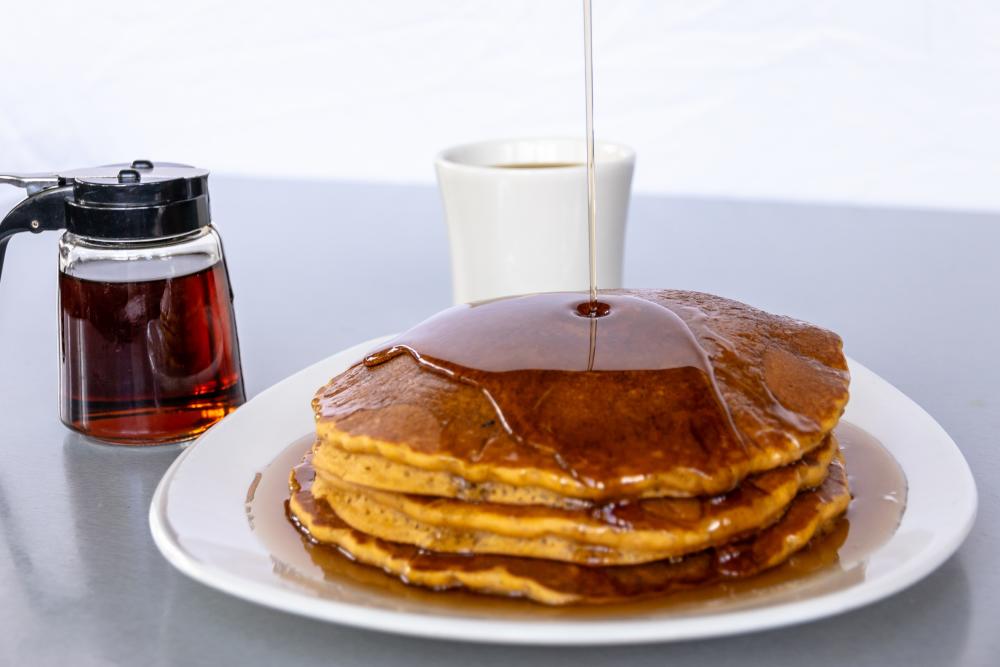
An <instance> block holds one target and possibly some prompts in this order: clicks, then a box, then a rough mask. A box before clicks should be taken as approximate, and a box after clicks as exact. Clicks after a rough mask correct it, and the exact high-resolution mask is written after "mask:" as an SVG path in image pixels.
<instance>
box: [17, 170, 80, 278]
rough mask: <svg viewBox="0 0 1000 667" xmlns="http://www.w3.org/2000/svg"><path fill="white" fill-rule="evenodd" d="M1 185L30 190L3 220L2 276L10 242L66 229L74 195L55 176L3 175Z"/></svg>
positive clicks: (70, 188)
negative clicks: (18, 236) (69, 202)
mask: <svg viewBox="0 0 1000 667" xmlns="http://www.w3.org/2000/svg"><path fill="white" fill-rule="evenodd" d="M0 184H7V185H13V186H16V187H21V188H24V189H26V190H27V191H28V198H27V199H23V200H21V201H20V202H18V204H17V205H16V206H15V207H14V208H12V209H11V210H10V212H9V213H8V214H7V215H6V216H5V217H4V218H3V220H2V221H0V276H2V275H3V258H4V254H5V253H6V252H7V242H8V241H9V240H10V237H12V236H13V235H14V234H17V233H19V232H32V233H35V234H38V233H40V232H44V231H46V230H56V229H62V228H64V227H65V226H66V200H67V199H68V198H69V197H72V196H73V186H72V185H65V184H64V183H63V182H62V180H61V179H60V178H59V177H58V176H55V175H52V174H45V175H25V176H17V175H10V174H0Z"/></svg>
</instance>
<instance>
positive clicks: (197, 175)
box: [0, 160, 245, 445]
mask: <svg viewBox="0 0 1000 667" xmlns="http://www.w3.org/2000/svg"><path fill="white" fill-rule="evenodd" d="M2 183H6V184H9V185H14V186H18V187H23V188H25V189H26V190H27V192H28V197H27V198H26V199H24V200H23V201H21V202H20V203H18V204H17V205H16V206H15V207H14V208H13V209H12V210H11V211H10V213H8V214H7V216H6V217H5V218H4V219H3V221H2V222H0V271H2V269H3V258H4V252H5V250H6V246H7V242H8V241H9V240H10V237H11V236H13V235H14V234H17V233H18V232H24V231H30V232H36V233H37V232H42V231H45V230H58V229H65V230H66V231H65V232H64V233H63V235H62V237H61V238H60V240H59V316H60V319H59V341H60V342H59V371H60V382H59V392H60V416H61V418H62V421H63V423H65V424H66V425H67V426H68V427H69V428H71V429H74V430H76V431H79V432H80V433H83V434H84V435H87V436H90V437H93V438H96V439H99V440H103V441H107V442H111V443H116V444H127V445H149V444H160V443H166V442H177V441H183V440H187V439H190V438H192V437H194V436H196V435H197V434H199V433H201V432H202V431H204V430H205V429H207V428H208V427H209V426H211V425H212V424H214V423H215V422H216V421H218V420H219V419H221V418H222V417H224V416H225V415H226V414H228V413H229V412H232V411H233V410H234V409H236V407H237V406H239V405H240V404H242V403H243V402H244V400H245V396H244V390H243V373H242V369H241V366H240V353H239V342H238V340H237V335H236V320H235V317H234V314H233V300H232V291H231V288H230V283H229V274H228V271H227V269H226V260H225V257H224V255H223V249H222V239H221V238H220V237H219V234H218V232H217V231H216V230H215V228H214V227H213V226H212V224H211V216H210V212H209V197H208V171H206V170H204V169H196V168H194V167H190V166H187V165H182V164H172V163H165V162H158V163H156V164H153V163H152V162H150V161H148V160H136V161H134V162H132V163H131V164H115V165H108V166H103V167H96V168H93V169H81V170H75V171H68V172H63V173H59V174H51V175H30V176H17V175H2V174H0V184H2ZM3 307H4V305H3V302H2V301H0V310H2V309H3ZM6 316H7V317H9V316H10V315H9V314H7V315H6Z"/></svg>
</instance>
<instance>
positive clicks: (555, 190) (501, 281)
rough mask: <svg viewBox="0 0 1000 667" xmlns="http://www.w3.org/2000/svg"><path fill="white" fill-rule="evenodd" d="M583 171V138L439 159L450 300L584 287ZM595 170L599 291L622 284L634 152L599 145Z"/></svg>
mask: <svg viewBox="0 0 1000 667" xmlns="http://www.w3.org/2000/svg"><path fill="white" fill-rule="evenodd" d="M566 164H569V165H572V166H542V165H566ZM585 164H586V143H585V141H584V139H583V138H580V139H511V140H498V141H484V142H480V143H475V144H466V145H463V146H456V147H454V148H449V149H447V150H445V151H443V152H442V153H441V154H440V155H438V157H437V159H436V161H435V167H436V170H437V178H438V184H439V186H440V187H441V195H442V197H443V199H444V211H445V218H446V219H447V222H448V235H449V238H450V242H451V275H452V289H453V298H454V300H455V303H464V302H468V301H481V300H484V299H492V298H495V297H498V296H506V295H510V294H528V293H533V292H556V291H571V290H586V289H588V287H589V284H590V269H589V266H590V264H589V262H590V260H589V249H588V238H589V236H588V235H589V233H588V227H587V169H586V166H585ZM595 164H596V166H597V278H598V286H599V287H600V288H602V289H604V288H614V287H621V286H622V253H623V251H624V246H625V221H626V218H627V217H628V204H629V194H630V190H631V186H632V172H633V169H634V167H635V152H634V151H633V150H632V149H631V148H628V147H626V146H622V145H619V144H611V143H604V142H598V143H597V145H596V147H595ZM511 165H518V166H516V167H515V166H511ZM527 165H540V166H538V167H529V166H527Z"/></svg>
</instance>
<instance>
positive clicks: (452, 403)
mask: <svg viewBox="0 0 1000 667" xmlns="http://www.w3.org/2000/svg"><path fill="white" fill-rule="evenodd" d="M601 298H602V299H606V300H609V301H612V302H613V303H612V308H611V315H609V316H607V317H604V318H598V319H599V322H598V323H597V325H596V327H597V345H596V349H597V351H598V352H597V355H598V356H597V358H598V362H600V360H601V358H602V357H601V356H600V355H601V354H602V351H606V350H608V349H609V348H611V349H612V351H616V350H617V351H616V354H617V357H623V358H625V359H626V360H627V361H630V360H632V358H631V357H629V356H628V355H634V354H639V355H643V354H645V355H646V356H640V357H639V361H640V362H642V363H639V364H637V365H633V366H628V365H627V364H626V365H625V366H614V365H611V366H609V367H608V368H607V369H603V370H598V371H595V372H588V373H579V372H575V371H574V370H573V368H572V367H569V366H560V365H558V364H557V365H556V367H552V366H548V367H547V366H544V365H543V364H542V363H541V359H544V358H549V357H551V356H552V355H553V354H556V355H558V354H559V353H560V351H559V349H555V350H554V349H552V348H544V349H542V352H543V353H544V354H542V353H539V354H540V355H541V356H540V362H539V364H538V365H537V367H532V366H531V364H530V361H531V359H530V356H525V355H530V354H532V353H533V350H532V349H530V347H531V346H527V347H528V348H529V349H523V348H525V346H524V345H510V346H508V347H504V345H505V341H506V340H509V339H512V338H514V339H516V338H517V337H516V335H514V334H516V333H517V332H518V331H519V328H518V327H521V328H523V326H525V324H524V322H521V321H518V320H516V318H515V319H512V318H511V313H513V315H517V313H518V311H519V310H525V308H526V307H527V309H528V311H530V307H532V306H533V305H537V306H538V307H539V308H542V311H540V312H543V314H544V313H551V312H557V311H558V312H559V313H563V311H566V309H565V308H563V309H562V310H559V309H560V308H562V306H564V305H567V304H569V303H570V301H571V300H573V299H577V300H578V299H579V295H573V294H562V295H560V294H556V295H533V296H531V297H518V298H515V299H504V300H499V301H497V302H488V303H485V304H477V305H473V306H459V307H456V309H450V310H449V311H445V312H444V313H442V314H440V315H438V316H436V317H435V318H431V320H428V321H427V322H425V323H423V324H421V325H418V326H417V327H415V328H414V329H412V330H411V331H410V332H407V334H403V335H402V336H401V337H400V338H399V339H398V340H397V341H396V343H395V344H394V345H393V346H392V349H390V350H386V351H385V353H383V354H381V355H375V356H373V357H372V358H371V359H372V360H373V361H371V362H370V363H369V365H364V364H360V363H359V364H357V365H355V366H353V367H352V368H350V369H349V370H348V371H346V372H345V373H343V374H341V375H340V376H338V377H336V378H334V379H333V380H331V382H330V383H329V384H328V385H326V386H325V387H323V388H322V389H321V390H320V391H319V392H318V393H317V395H316V398H315V399H314V409H315V412H316V416H317V434H318V437H319V438H320V439H321V440H323V441H324V443H325V445H324V448H320V449H318V450H317V458H316V461H315V464H316V466H317V469H319V470H321V471H325V472H327V473H329V474H331V475H336V474H337V459H338V456H336V455H332V453H333V452H335V451H338V452H347V453H351V454H360V455H366V456H376V457H380V458H382V459H384V460H386V461H389V462H391V463H393V464H399V465H400V466H403V468H400V469H399V472H400V473H405V471H406V470H407V469H409V468H416V469H419V470H424V471H429V472H431V473H442V474H443V475H447V476H451V478H450V480H447V481H444V482H442V481H441V480H446V479H447V478H445V477H443V476H441V475H435V476H434V477H433V478H434V479H435V480H437V481H438V483H437V485H436V486H435V487H434V488H433V489H432V492H433V493H435V494H439V495H443V496H451V497H457V498H463V496H462V495H461V491H460V488H459V487H461V486H462V482H464V483H467V484H468V485H470V487H471V488H473V489H474V491H473V492H472V493H471V496H470V497H472V498H473V499H479V497H485V498H486V499H492V498H489V496H490V494H491V493H492V491H489V492H484V491H483V489H487V488H488V489H501V488H502V489H507V488H508V487H517V488H523V489H527V492H526V493H524V494H522V495H517V494H513V496H514V498H513V499H511V498H510V495H511V494H508V495H507V496H505V497H504V502H522V501H524V500H528V501H529V502H532V503H544V504H553V505H555V506H560V505H562V504H565V503H560V502H558V501H551V500H546V499H545V496H546V494H538V495H532V490H533V489H542V490H544V491H546V492H548V493H547V496H548V497H549V498H552V497H553V495H554V496H556V497H561V498H576V499H582V500H591V501H606V500H615V499H620V498H623V497H657V496H675V497H686V496H700V495H716V494H719V493H724V492H726V491H728V490H730V489H733V488H735V487H736V485H737V484H739V482H740V481H741V480H742V479H744V478H745V477H747V476H748V475H752V474H756V473H760V472H764V471H767V470H771V469H773V468H777V467H780V466H784V465H788V464H790V463H794V462H795V461H797V460H799V459H800V458H801V457H802V456H804V455H805V454H806V453H808V452H809V451H811V450H812V449H814V448H816V447H818V446H819V445H820V444H821V443H822V441H823V439H824V438H825V437H826V434H827V433H828V432H829V431H830V430H831V429H832V428H833V426H834V425H835V424H836V422H837V420H838V419H839V417H840V415H841V413H842V411H843V408H844V405H845V404H846V402H847V386H848V381H849V378H848V372H847V365H846V361H845V359H844V356H843V353H842V350H841V341H840V338H839V337H837V336H836V335H835V334H833V333H831V332H829V331H826V330H824V329H820V328H818V327H815V326H812V325H809V324H806V323H803V322H799V321H796V320H792V319H789V318H785V317H780V316H776V315H771V314H769V313H765V312H763V311H760V310H757V309H755V308H751V307H750V306H746V305H744V304H741V303H738V302H735V301H730V300H728V299H723V298H720V297H715V296H711V295H707V294H700V293H695V292H681V291H675V290H628V291H626V290H621V291H614V292H608V293H604V292H602V293H601ZM518 299H521V301H518ZM526 299H527V300H529V301H524V300H526ZM560 299H562V300H563V301H566V304H563V303H562V301H560ZM525 304H527V306H525ZM553 307H555V308H553ZM463 309H464V310H463ZM476 309H479V310H476ZM504 309H513V310H504ZM566 312H567V313H568V311H566ZM470 313H475V317H474V318H471V319H470ZM527 315H532V313H531V312H527ZM560 317H562V319H561V320H558V321H554V322H551V323H549V324H547V332H548V333H550V334H552V332H555V334H554V335H556V337H557V338H558V343H559V345H560V346H562V347H566V348H567V349H568V350H570V351H571V352H573V353H574V354H575V350H576V348H577V347H578V346H579V345H578V344H580V345H583V344H584V343H585V340H584V338H585V336H586V329H585V328H583V329H581V328H580V327H576V326H575V324H574V321H573V320H572V317H574V316H573V315H568V314H567V315H565V316H564V315H562V314H560ZM491 318H492V319H491ZM505 318H506V319H505ZM616 318H617V319H616ZM477 319H479V320H481V322H479V324H483V323H485V324H488V325H489V327H490V328H489V329H488V332H489V331H493V330H495V334H496V335H495V337H494V338H489V337H488V336H485V337H484V336H483V335H478V334H477V335H469V336H466V338H465V339H461V338H458V339H457V340H465V341H472V342H476V341H481V342H482V344H483V345H484V346H485V347H484V348H483V349H486V350H497V355H498V358H503V355H504V354H508V355H515V356H516V355H521V358H520V361H522V362H524V363H522V365H521V366H516V367H512V368H514V370H506V369H504V368H499V369H497V368H491V367H488V368H482V367H474V364H472V363H469V364H467V365H462V364H461V363H456V362H455V360H454V358H452V359H451V360H449V359H443V358H440V357H446V356H449V357H457V356H460V355H458V354H456V355H451V354H450V353H447V352H448V350H447V349H446V348H444V347H442V346H439V348H438V349H444V350H445V352H446V354H441V353H439V356H438V357H435V356H434V355H433V354H428V353H426V350H427V349H432V350H433V349H435V348H434V343H435V340H436V339H435V336H437V339H440V338H442V332H443V334H444V335H445V338H446V337H447V334H449V332H451V331H457V332H459V333H461V332H462V331H464V330H463V329H461V327H463V326H467V325H470V323H471V325H477V322H476V320H477ZM507 320H510V322H508V321H507ZM529 322H530V321H529ZM637 323H638V324H637ZM453 325H454V326H453ZM508 325H509V326H508ZM550 325H551V326H550ZM504 326H508V328H507V329H504V328H503V327H504ZM511 327H513V328H511ZM615 327H618V328H617V329H616V328H615ZM512 332H513V334H512ZM474 333H475V332H474ZM429 334H433V335H429ZM523 338H524V337H523V336H522V337H521V339H518V340H523ZM541 338H542V339H545V337H541ZM664 341H666V342H664ZM515 342H517V341H516V340H515ZM468 344H470V345H471V344H472V343H468ZM543 344H544V340H543V342H542V343H540V345H543ZM616 345H617V346H619V348H614V346H616ZM421 350H424V352H421ZM632 350H637V351H638V352H632ZM654 353H655V354H662V355H666V356H670V355H671V354H675V353H676V354H679V355H680V356H681V357H683V359H684V360H685V361H683V362H678V363H674V364H673V365H671V364H663V366H662V367H660V366H655V365H654V364H652V363H650V361H652V362H655V361H656V359H657V358H656V357H655V356H652V355H654ZM474 356H475V355H473V356H472V357H470V358H473V357H474ZM614 357H615V355H611V358H614ZM644 364H645V365H644ZM522 366H523V367H522ZM644 368H649V369H651V370H643V369H644ZM435 369H436V370H435ZM543 369H544V370H543ZM326 445H329V446H330V448H329V449H326V448H325V447H326ZM324 453H328V454H331V456H330V457H329V459H330V460H327V458H326V457H325V456H324ZM339 458H340V459H342V457H339ZM381 479H382V486H381V488H383V489H385V488H386V486H387V484H388V482H387V480H391V477H389V478H387V477H386V476H384V475H383V476H382V478H381ZM459 480H461V482H460V481H459ZM351 481H353V482H356V483H357V482H362V483H364V482H365V479H364V476H363V475H362V476H361V478H358V477H357V476H355V478H354V479H352V480H351ZM368 482H369V483H368V485H369V486H372V487H378V486H379V482H378V481H377V476H376V475H372V477H371V479H370V480H368ZM401 486H403V487H404V488H403V489H402V490H405V491H407V492H411V493H412V492H414V491H415V490H416V489H415V488H414V486H413V485H409V486H408V485H405V484H404V485H401ZM388 490H399V489H388ZM477 496H479V497H477Z"/></svg>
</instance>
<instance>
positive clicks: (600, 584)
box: [288, 452, 850, 605]
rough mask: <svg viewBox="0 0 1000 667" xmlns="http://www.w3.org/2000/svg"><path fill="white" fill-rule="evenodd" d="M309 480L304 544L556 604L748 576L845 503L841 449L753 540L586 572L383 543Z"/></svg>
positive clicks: (406, 577) (307, 473) (301, 474)
mask: <svg viewBox="0 0 1000 667" xmlns="http://www.w3.org/2000/svg"><path fill="white" fill-rule="evenodd" d="M313 481H314V475H313V469H312V466H311V462H310V461H309V460H308V459H307V460H306V461H304V462H303V463H302V464H300V465H299V466H297V467H296V468H295V469H293V471H292V475H291V480H290V486H291V492H292V493H291V497H290V499H289V505H288V507H289V512H290V517H291V518H292V519H293V521H294V522H295V523H296V525H297V526H298V527H299V529H300V530H302V531H303V533H304V534H305V535H307V536H308V537H309V539H311V540H313V541H315V542H318V543H320V544H327V545H332V546H335V547H337V548H339V549H340V550H342V551H343V552H344V553H345V554H347V555H349V556H350V557H351V558H352V559H354V560H356V561H357V562H359V563H363V564H366V565H371V566H373V567H377V568H381V569H382V570H383V571H385V572H386V573H388V574H390V575H393V576H396V577H399V578H400V579H402V580H403V581H405V582H406V583H410V584H414V585H419V586H425V587H429V588H434V589H447V588H466V589H469V590H472V591H476V592H480V593H489V594H494V595H506V596H517V597H525V598H528V599H531V600H535V601H537V602H541V603H545V604H553V605H557V604H570V603H582V602H586V603H594V604H597V603H609V602H616V601H621V600H628V599H634V598H638V597H646V596H653V595H665V594H669V593H671V592H676V591H681V590H685V589H689V588H693V587H697V586H704V585H706V584H709V583H712V582H716V581H724V580H729V579H739V578H745V577H750V576H753V575H755V574H757V573H760V572H762V571H764V570H767V569H769V568H771V567H774V566H776V565H778V564H780V563H781V562H783V561H785V560H786V559H788V558H789V557H790V556H792V555H793V554H794V553H796V552H797V551H799V550H801V549H802V548H803V547H804V546H805V545H806V544H808V543H809V541H810V540H811V539H812V538H813V537H814V536H816V535H819V534H822V533H823V532H824V531H826V530H829V529H831V528H833V527H834V526H836V524H837V521H838V517H840V516H841V515H842V514H843V513H844V511H845V510H846V509H847V505H848V503H849V502H850V491H849V489H848V485H847V476H846V472H845V470H844V467H843V461H842V458H841V456H840V454H839V452H838V454H837V456H836V458H835V459H834V461H833V462H832V463H831V464H830V466H829V474H828V475H827V477H826V480H825V481H824V482H823V483H822V485H821V486H819V487H818V488H817V489H814V490H811V491H805V492H803V493H800V494H799V495H798V496H797V497H796V498H795V500H794V501H793V502H792V503H791V504H790V506H789V508H788V510H787V511H786V512H785V513H784V515H783V516H782V517H781V519H779V520H778V521H777V522H776V523H774V524H773V525H771V526H770V527H768V528H766V529H764V530H763V531H761V532H760V533H757V534H756V535H754V536H752V537H748V538H746V539H743V540H739V541H735V542H731V543H729V544H727V545H725V546H721V547H718V548H713V549H707V550H705V551H701V552H698V553H697V554H693V555H690V556H686V557H684V558H681V559H672V560H663V561H656V562H653V563H647V564H643V565H626V566H613V567H590V566H583V565H576V564H569V563H562V562H558V561H551V560H542V559H534V558H519V557H512V556H495V555H478V554H477V555H458V554H443V553H438V552H433V551H428V550H425V549H421V548H419V547H415V546H412V545H406V544H400V543H395V542H390V541H385V540H380V539H377V538H374V537H371V536H369V535H366V534H365V533H362V532H360V531H357V530H354V529H352V528H351V527H350V526H349V525H348V524H346V523H345V522H343V521H342V520H341V519H340V517H339V516H338V515H337V513H336V512H335V511H334V510H333V508H332V507H330V505H329V504H328V503H326V501H324V500H323V499H321V498H317V497H315V496H314V495H313V494H312V485H313Z"/></svg>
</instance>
